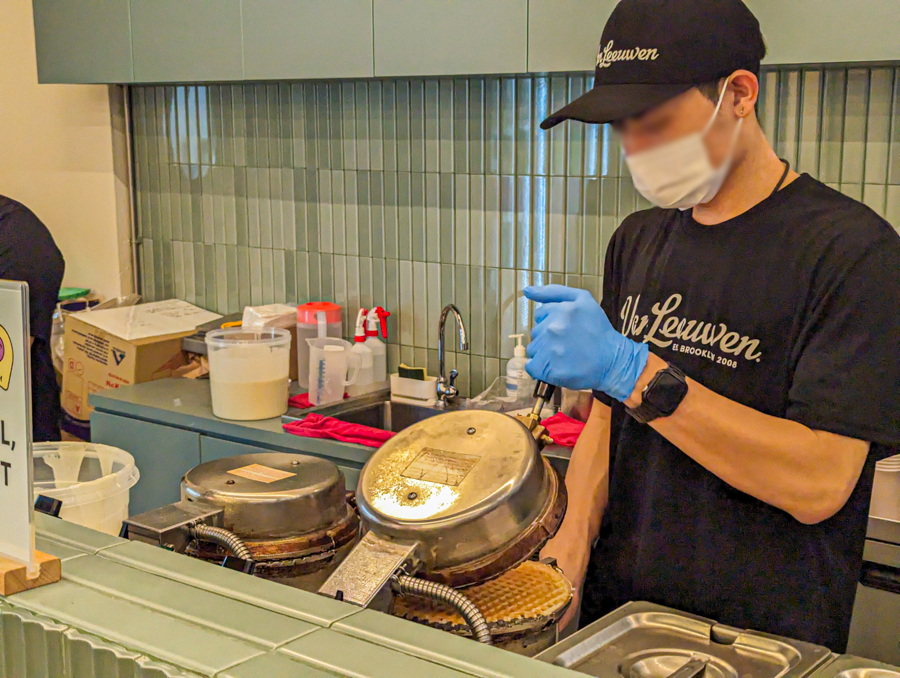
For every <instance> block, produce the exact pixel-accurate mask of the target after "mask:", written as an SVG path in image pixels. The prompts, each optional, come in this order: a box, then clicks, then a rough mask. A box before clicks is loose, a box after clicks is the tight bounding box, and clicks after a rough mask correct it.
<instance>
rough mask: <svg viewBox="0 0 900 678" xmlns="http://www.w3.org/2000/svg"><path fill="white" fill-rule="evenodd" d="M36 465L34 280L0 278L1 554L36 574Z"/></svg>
mask: <svg viewBox="0 0 900 678" xmlns="http://www.w3.org/2000/svg"><path fill="white" fill-rule="evenodd" d="M31 465H32V461H31V337H30V330H29V327H28V285H26V284H25V283H20V282H9V281H6V280H0V556H5V557H7V558H11V559H12V560H16V561H18V562H20V563H24V564H25V565H27V566H28V570H29V573H31V574H35V573H36V572H37V564H36V562H35V559H34V525H33V519H34V518H33V516H34V511H33V507H34V498H33V496H32V486H31V474H32V466H31Z"/></svg>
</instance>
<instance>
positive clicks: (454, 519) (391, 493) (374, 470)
mask: <svg viewBox="0 0 900 678" xmlns="http://www.w3.org/2000/svg"><path fill="white" fill-rule="evenodd" d="M561 488H562V485H561V483H559V481H558V479H557V478H556V476H555V474H554V471H553V470H552V468H551V467H550V466H549V464H547V463H546V462H545V461H544V459H543V457H542V456H541V454H540V452H539V450H538V446H537V443H536V442H535V440H534V437H533V436H532V434H531V433H530V432H529V431H528V430H527V429H526V428H525V426H523V425H522V424H521V423H520V422H519V421H518V420H516V419H513V418H512V417H509V416H506V415H504V414H499V413H496V412H485V411H478V410H465V411H459V412H449V413H446V414H442V415H439V416H436V417H431V418H429V419H426V420H424V421H421V422H419V423H417V424H414V425H413V426H410V427H409V428H407V429H405V430H404V431H402V432H400V433H399V434H397V435H396V436H394V437H393V438H391V439H390V440H389V441H388V442H387V443H385V444H384V445H383V446H382V447H381V448H380V449H379V450H378V451H377V452H376V453H375V454H374V455H373V456H372V457H371V458H370V459H369V461H368V463H367V464H366V465H365V467H364V468H363V471H362V475H361V476H360V481H359V488H358V490H357V505H358V508H359V512H360V516H361V518H362V520H363V522H364V524H365V525H366V527H368V529H370V530H371V531H372V532H374V533H375V534H376V535H378V536H380V537H383V538H386V539H391V540H402V541H409V542H418V543H419V547H418V548H417V551H416V553H417V556H418V558H419V559H420V561H421V566H422V569H424V571H425V572H434V571H436V570H445V571H446V570H450V571H453V570H454V569H456V570H460V569H462V570H463V571H465V569H466V568H467V566H470V565H472V564H473V563H474V564H476V565H475V567H476V569H479V571H478V572H477V573H476V574H475V575H474V576H471V577H465V576H464V577H462V579H460V578H459V577H455V576H447V577H444V578H441V577H438V580H442V581H445V582H446V583H451V585H465V584H469V583H475V582H477V581H480V580H485V579H489V578H490V577H492V576H496V575H498V574H500V573H501V572H502V571H503V570H505V569H509V567H512V566H514V565H516V564H518V562H521V561H522V560H524V559H526V558H527V557H528V556H529V555H530V554H531V552H533V551H534V549H535V548H537V547H539V545H540V544H539V543H537V542H535V541H534V538H533V537H534V533H535V530H534V526H535V525H536V524H537V523H541V522H542V521H544V519H545V518H546V516H547V514H548V510H549V507H551V506H554V505H556V506H557V507H558V501H557V500H558V498H559V496H560V493H562V499H563V502H562V509H561V510H558V511H557V513H558V516H555V517H554V519H557V518H558V519H560V520H561V518H562V515H561V514H562V512H563V511H564V510H565V508H564V507H565V497H564V489H561ZM551 522H552V521H551ZM556 525H558V520H556V524H555V525H553V526H551V527H550V528H549V530H545V532H546V531H551V532H552V531H555V527H556ZM524 535H531V536H532V538H531V541H530V543H529V545H527V546H525V545H524V544H525V542H526V541H528V540H523V536H524ZM546 537H547V534H543V536H542V539H540V543H543V540H545V539H546ZM517 544H520V545H523V547H524V551H527V552H524V551H523V552H521V553H515V554H514V555H513V556H512V557H504V558H501V559H500V560H499V561H497V560H496V559H495V560H494V561H492V560H491V558H492V554H496V553H497V552H498V551H504V550H507V551H509V550H510V548H512V550H513V551H516V548H515V547H516V545H517ZM519 550H520V551H522V549H521V548H520V549H519ZM488 561H489V562H488Z"/></svg>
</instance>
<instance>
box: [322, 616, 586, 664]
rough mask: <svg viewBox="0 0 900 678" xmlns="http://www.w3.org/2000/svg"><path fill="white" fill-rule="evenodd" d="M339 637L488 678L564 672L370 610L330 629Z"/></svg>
mask: <svg viewBox="0 0 900 678" xmlns="http://www.w3.org/2000/svg"><path fill="white" fill-rule="evenodd" d="M331 628H332V630H334V631H338V632H339V633H343V634H346V635H348V636H353V637H354V638H359V639H361V640H366V641H369V642H372V643H377V644H379V645H382V646H386V647H390V648H393V649H395V650H397V651H399V652H403V653H404V654H408V655H412V656H413V657H418V658H420V659H424V660H427V661H430V662H434V663H435V664H441V665H442V666H446V667H448V668H452V669H456V670H458V671H465V672H468V673H474V674H476V675H479V676H491V678H556V677H558V678H564V677H566V676H574V675H575V674H574V673H573V672H572V671H570V670H568V669H564V668H560V667H558V666H553V665H552V664H545V663H543V662H537V661H535V660H533V659H530V658H528V657H524V656H521V655H517V654H513V653H511V652H505V651H503V652H502V653H498V652H497V650H495V649H493V648H489V647H487V646H485V645H481V644H479V643H475V642H473V641H471V640H468V639H466V638H461V637H459V636H455V635H453V634H452V633H447V632H446V631H439V630H437V629H432V628H429V627H427V626H423V625H421V624H410V623H407V622H406V620H404V619H400V618H398V617H392V616H390V615H385V614H382V613H380V612H376V611H374V610H361V611H360V612H359V613H357V614H355V615H353V616H352V617H348V618H347V619H343V620H341V621H339V622H337V623H336V624H334V625H333V626H332V627H331Z"/></svg>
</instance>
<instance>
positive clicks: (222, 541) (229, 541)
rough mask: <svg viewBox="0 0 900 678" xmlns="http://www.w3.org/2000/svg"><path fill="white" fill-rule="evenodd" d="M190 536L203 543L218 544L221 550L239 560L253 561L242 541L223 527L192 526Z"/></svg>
mask: <svg viewBox="0 0 900 678" xmlns="http://www.w3.org/2000/svg"><path fill="white" fill-rule="evenodd" d="M191 536H192V537H193V538H194V539H202V540H203V541H208V542H212V543H213V544H218V545H219V546H221V547H222V548H223V549H226V550H228V551H231V552H232V553H233V554H234V555H235V556H237V557H238V558H240V559H241V560H249V561H251V562H252V561H253V554H252V553H250V549H248V548H247V545H246V544H245V543H244V541H243V540H242V539H241V538H240V537H239V536H237V535H236V534H235V533H234V532H229V531H228V530H226V529H225V528H223V527H212V526H211V525H193V526H191Z"/></svg>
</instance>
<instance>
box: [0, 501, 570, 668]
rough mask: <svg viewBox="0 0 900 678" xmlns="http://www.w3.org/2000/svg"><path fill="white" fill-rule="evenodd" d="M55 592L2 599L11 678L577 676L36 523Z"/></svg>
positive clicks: (152, 551)
mask: <svg viewBox="0 0 900 678" xmlns="http://www.w3.org/2000/svg"><path fill="white" fill-rule="evenodd" d="M36 519H37V531H38V548H39V549H41V550H43V551H46V552H49V553H52V554H54V555H57V556H58V557H60V558H61V559H62V560H63V570H62V571H63V579H62V581H61V582H59V583H57V584H52V585H49V586H45V587H42V588H38V589H34V590H32V591H27V592H24V593H20V594H17V595H15V596H9V597H7V598H3V597H0V677H2V678H38V677H41V678H76V677H78V678H85V677H95V676H96V677H97V678H101V677H102V678H119V677H121V678H125V677H126V676H128V677H129V678H130V677H132V676H133V677H136V678H137V677H140V678H180V677H191V676H210V677H212V676H214V677H216V678H281V677H284V678H287V677H290V678H326V677H329V676H331V677H334V676H359V677H361V678H395V677H396V676H399V675H403V676H410V677H411V678H415V677H420V676H421V677H425V676H427V677H429V678H457V677H459V678H464V677H466V676H485V677H491V678H506V677H508V678H512V677H513V676H515V677H517V678H538V677H540V678H556V677H558V678H564V677H565V676H573V677H574V676H575V675H578V674H574V673H572V672H570V671H568V670H565V669H561V668H557V667H554V666H550V665H547V664H542V663H538V662H536V661H535V660H533V659H528V658H525V657H521V656H518V655H514V654H511V653H509V652H505V651H503V650H499V649H496V648H491V647H486V646H483V645H479V644H478V643H475V642H473V641H470V640H466V639H463V638H458V637H456V636H453V635H451V634H449V633H445V632H443V631H437V630H435V629H431V628H427V627H424V626H420V625H418V624H414V623H412V622H407V621H404V620H402V619H397V618H394V617H389V616H387V615H383V614H381V613H379V612H373V611H370V610H361V609H360V608H358V607H355V606H353V605H350V604H348V603H342V602H337V601H334V600H331V599H328V598H324V597H322V596H318V595H316V594H313V593H308V592H305V591H300V590H297V589H293V588H290V587H287V586H283V585H280V584H276V583H273V582H269V581H265V580H262V579H257V578H254V577H250V576H247V575H244V574H241V573H238V572H234V571H231V570H227V569H224V568H221V567H216V566H215V565H211V564H209V563H205V562H202V561H199V560H194V559H191V558H188V557H186V556H182V555H178V554H175V553H171V552H169V551H166V550H164V549H160V548H156V547H152V546H148V545H146V544H141V543H137V542H128V541H124V540H121V539H118V538H116V537H111V536H108V535H103V534H100V533H98V532H94V531H92V530H88V529H85V528H82V527H78V526H76V525H72V524H70V523H66V522H63V521H61V520H59V519H56V518H49V517H46V516H43V515H37V516H36Z"/></svg>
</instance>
